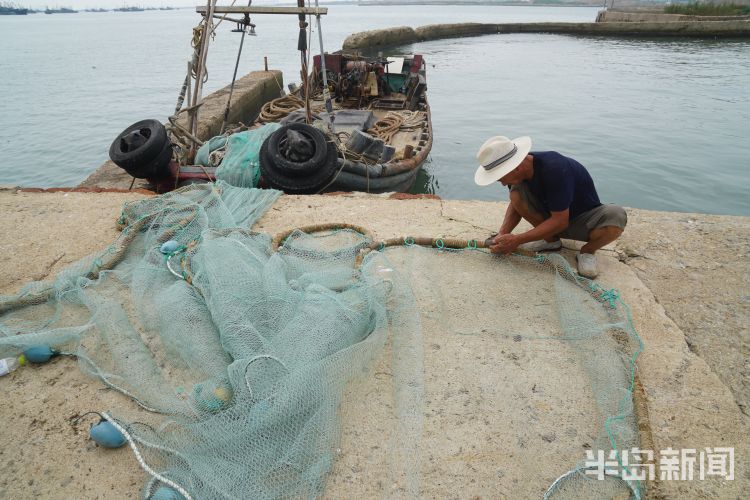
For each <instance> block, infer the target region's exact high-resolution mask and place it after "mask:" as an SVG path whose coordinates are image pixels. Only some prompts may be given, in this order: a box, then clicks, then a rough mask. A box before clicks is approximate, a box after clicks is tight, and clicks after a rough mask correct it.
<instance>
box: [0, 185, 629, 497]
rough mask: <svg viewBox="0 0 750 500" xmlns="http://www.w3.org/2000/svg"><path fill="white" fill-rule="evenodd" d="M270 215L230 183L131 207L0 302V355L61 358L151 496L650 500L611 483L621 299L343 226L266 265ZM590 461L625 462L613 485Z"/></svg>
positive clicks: (553, 272)
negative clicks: (48, 278)
mask: <svg viewBox="0 0 750 500" xmlns="http://www.w3.org/2000/svg"><path fill="white" fill-rule="evenodd" d="M278 195H279V193H278V192H276V191H270V190H257V189H242V188H237V187H232V186H230V185H228V184H226V183H224V182H221V181H220V182H218V183H217V184H216V185H207V184H202V185H194V186H188V187H186V188H182V189H180V190H177V191H174V192H172V193H168V194H166V195H162V196H159V197H154V198H151V199H147V200H142V201H137V202H132V203H129V204H127V205H125V207H124V209H123V213H122V216H121V218H120V221H119V222H120V223H121V225H122V227H123V231H122V234H121V236H120V237H119V238H118V239H117V240H116V241H115V242H114V243H113V244H112V245H110V247H108V248H107V249H106V250H104V251H102V252H100V253H98V254H95V255H92V256H90V257H87V258H85V259H82V260H81V261H79V262H78V263H76V264H74V265H72V266H70V267H68V268H67V269H66V270H65V271H63V272H62V273H60V274H59V275H58V277H57V278H56V279H55V281H54V282H37V283H31V284H29V285H27V286H26V287H24V288H23V289H22V290H21V291H20V292H19V293H18V294H16V295H13V296H2V297H0V314H1V316H0V329H1V330H0V331H1V332H2V335H3V337H1V338H0V355H2V356H6V355H14V354H18V353H20V352H22V351H23V350H24V349H25V348H27V347H29V346H32V345H38V344H48V345H51V346H54V347H55V348H57V349H60V350H61V351H63V352H65V353H69V354H71V355H75V356H77V358H78V360H79V364H80V367H81V369H82V370H84V371H85V372H87V373H89V374H91V375H92V376H94V377H97V378H99V379H100V380H101V381H102V382H104V383H105V384H106V385H108V386H109V387H111V388H113V389H116V390H118V391H120V392H122V393H123V394H125V395H126V396H128V397H129V398H131V399H132V400H134V401H136V402H137V403H138V404H139V405H140V408H134V407H131V406H130V405H127V404H123V405H122V406H121V407H118V408H112V409H110V411H108V412H107V413H105V414H104V415H105V416H106V418H107V419H109V420H110V421H112V422H113V423H115V424H117V426H118V427H119V428H120V429H121V430H122V431H123V433H125V434H126V435H127V437H128V439H129V441H130V443H131V445H132V447H133V449H134V451H135V452H136V455H137V458H138V460H139V462H140V463H141V466H142V467H143V468H144V469H145V470H146V471H147V472H148V479H147V481H146V482H145V485H144V487H143V490H142V496H143V498H160V499H163V498H176V499H179V498H182V497H184V498H195V499H198V498H200V499H212V498H222V499H223V498H288V497H324V498H352V497H356V496H362V497H365V498H371V497H378V496H380V497H384V496H385V497H400V498H414V497H425V498H439V497H445V496H454V495H455V496H462V497H463V496H474V495H479V496H497V493H498V492H504V493H505V494H512V496H514V497H521V498H527V497H541V496H543V495H547V496H548V497H549V498H607V497H609V498H627V497H628V496H633V497H639V496H640V491H641V488H642V485H641V484H640V483H639V482H638V481H624V480H622V479H620V478H618V477H615V476H613V473H617V474H619V471H615V470H614V469H615V468H618V463H617V462H618V457H621V456H622V453H621V450H626V449H629V448H632V447H635V446H637V445H638V443H639V438H638V428H637V425H636V422H635V415H634V412H633V407H632V390H633V383H634V360H635V356H636V355H637V353H638V352H639V350H640V341H639V340H638V337H637V335H636V332H635V331H634V330H633V327H632V324H631V322H630V318H629V316H628V312H627V308H626V307H625V306H624V304H622V302H621V301H620V299H619V297H618V296H617V294H616V292H614V291H611V290H610V291H608V290H604V289H602V288H600V287H599V286H598V285H597V284H596V283H594V282H591V281H588V280H585V279H581V278H579V277H578V276H577V275H576V274H575V273H573V271H572V270H571V268H570V267H569V266H568V265H567V263H565V261H564V259H563V258H562V257H560V256H548V257H543V256H540V257H536V258H530V257H521V256H514V257H502V258H499V257H497V256H493V255H489V254H487V253H486V252H483V251H481V249H478V248H477V245H476V243H475V242H469V245H468V247H467V248H465V249H463V250H449V249H447V248H445V245H444V244H443V242H442V240H437V241H436V244H435V246H437V247H442V248H438V249H426V248H420V247H418V246H416V245H413V244H412V242H413V240H410V239H407V240H405V241H404V242H403V243H404V244H401V245H397V246H389V245H386V244H378V243H377V242H373V241H372V238H371V237H370V236H369V235H367V234H363V233H364V232H363V231H357V230H355V229H349V228H346V229H339V230H328V231H324V232H319V233H314V234H308V233H305V232H302V231H299V230H297V231H293V232H291V233H289V234H288V235H286V236H285V237H284V238H281V240H280V243H281V245H280V246H279V247H278V248H276V244H275V242H274V240H272V238H271V236H269V235H268V234H264V233H257V232H253V231H251V230H249V228H250V227H251V226H252V225H253V223H254V222H255V221H256V220H257V219H258V218H259V217H260V216H261V215H262V214H263V213H264V212H265V211H266V210H267V209H268V207H269V206H270V205H271V204H272V203H273V202H274V200H275V199H276V198H277V197H278ZM169 240H174V241H176V242H177V246H174V247H173V248H171V249H169V251H168V253H162V251H161V250H162V249H163V248H162V246H163V244H164V243H165V242H166V241H169ZM277 242H278V239H277ZM459 261H460V262H461V263H462V265H460V266H459V265H457V262H459ZM141 408H142V409H141ZM587 449H588V450H605V453H606V455H607V456H609V454H610V452H613V453H614V457H615V458H614V460H615V466H610V469H612V470H610V471H609V472H611V474H607V475H606V477H605V478H604V479H603V480H598V479H597V478H596V476H594V475H591V474H588V473H587V466H586V465H585V464H584V463H583V459H584V458H585V454H584V451H585V450H587ZM619 461H620V462H622V460H621V458H620V459H619ZM621 466H622V464H619V468H621ZM557 478H559V479H557Z"/></svg>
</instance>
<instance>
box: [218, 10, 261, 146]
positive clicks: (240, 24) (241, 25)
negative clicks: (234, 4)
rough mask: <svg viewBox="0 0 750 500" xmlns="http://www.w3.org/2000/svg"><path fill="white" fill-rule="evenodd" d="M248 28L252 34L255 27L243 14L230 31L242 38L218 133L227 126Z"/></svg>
mask: <svg viewBox="0 0 750 500" xmlns="http://www.w3.org/2000/svg"><path fill="white" fill-rule="evenodd" d="M252 3H253V0H248V2H247V6H248V7H250V5H251V4H252ZM248 26H250V29H251V30H253V31H252V32H253V33H254V32H255V30H254V29H253V28H255V25H254V24H252V23H251V22H250V14H249V13H247V12H245V17H244V18H243V19H242V21H239V20H238V21H237V28H236V29H234V30H232V31H241V32H242V38H240V49H239V50H238V51H237V61H236V62H235V63H234V74H233V75H232V84H231V85H230V86H229V97H228V98H227V107H226V108H224V119H223V120H222V122H221V129H220V132H221V133H224V127H226V126H227V120H229V107H230V106H231V104H232V94H233V93H234V82H235V81H236V80H237V68H239V66H240V56H241V55H242V45H243V44H244V43H245V35H246V34H247V27H248Z"/></svg>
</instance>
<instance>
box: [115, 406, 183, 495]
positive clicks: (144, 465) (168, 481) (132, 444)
mask: <svg viewBox="0 0 750 500" xmlns="http://www.w3.org/2000/svg"><path fill="white" fill-rule="evenodd" d="M102 417H104V419H106V420H107V421H108V422H109V423H111V424H112V425H113V426H114V428H115V429H117V430H118V431H120V433H122V435H123V436H125V439H127V440H128V444H130V448H131V449H132V450H133V453H134V454H135V459H136V460H138V464H139V465H140V466H141V468H142V469H143V470H145V471H146V473H148V474H150V475H151V477H154V478H156V479H158V480H159V481H161V482H162V483H164V484H166V485H167V486H170V487H172V488H173V489H174V490H176V491H178V492H179V493H180V495H182V496H183V497H185V500H193V497H191V496H190V494H189V493H188V492H187V491H186V490H185V488H183V487H182V486H180V485H179V484H177V483H175V482H174V481H172V480H171V479H169V478H166V477H164V476H162V475H161V474H159V473H158V472H156V471H155V470H153V469H152V468H151V467H149V466H148V464H147V463H146V461H145V460H143V457H142V456H141V452H140V451H138V447H137V446H136V445H135V441H134V440H133V437H132V436H131V435H130V433H129V432H128V431H127V430H125V428H124V427H123V426H121V425H120V424H118V423H117V422H116V421H115V419H113V418H112V417H110V416H109V415H108V414H107V413H105V412H102Z"/></svg>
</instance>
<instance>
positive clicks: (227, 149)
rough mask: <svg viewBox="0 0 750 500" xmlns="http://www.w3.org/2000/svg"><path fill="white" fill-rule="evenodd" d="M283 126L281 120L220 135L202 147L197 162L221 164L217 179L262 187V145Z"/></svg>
mask: <svg viewBox="0 0 750 500" xmlns="http://www.w3.org/2000/svg"><path fill="white" fill-rule="evenodd" d="M280 127H281V125H280V124H278V123H268V124H266V125H263V126H261V127H259V128H256V129H252V130H245V131H244V132H237V133H235V134H232V135H230V136H224V135H220V136H216V137H214V138H212V139H211V140H210V141H208V142H206V143H205V144H204V145H203V146H201V147H200V149H198V151H197V152H196V154H195V164H196V165H203V166H204V167H218V168H217V169H216V179H217V180H220V181H224V182H226V183H228V184H230V185H232V186H237V187H244V188H254V187H258V181H259V180H260V146H261V144H263V141H265V140H266V138H267V137H268V136H269V135H271V134H272V133H274V132H275V131H276V130H278V129H279V128H280Z"/></svg>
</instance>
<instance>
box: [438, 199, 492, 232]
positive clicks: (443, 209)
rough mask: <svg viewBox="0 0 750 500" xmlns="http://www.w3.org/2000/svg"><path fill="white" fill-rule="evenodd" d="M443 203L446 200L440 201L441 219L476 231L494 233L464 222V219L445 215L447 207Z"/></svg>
mask: <svg viewBox="0 0 750 500" xmlns="http://www.w3.org/2000/svg"><path fill="white" fill-rule="evenodd" d="M443 201H444V200H440V217H441V218H443V219H446V220H449V221H453V222H458V223H461V224H466V225H467V226H471V227H473V228H474V229H477V230H482V231H489V232H490V233H492V232H493V231H492V229H488V228H486V227H483V226H477V225H476V224H474V223H472V222H469V221H466V220H462V219H456V218H455V217H451V216H450V215H445V206H444V205H443Z"/></svg>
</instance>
